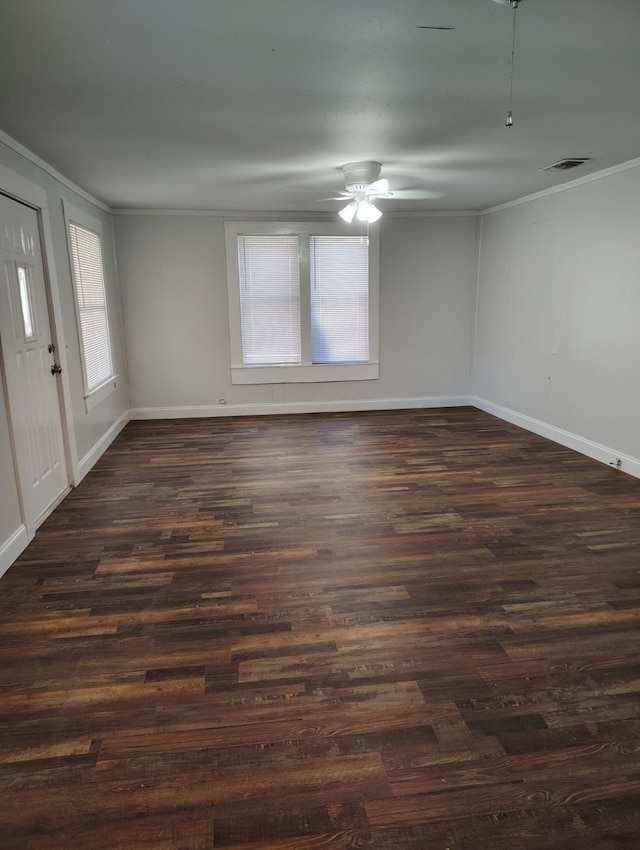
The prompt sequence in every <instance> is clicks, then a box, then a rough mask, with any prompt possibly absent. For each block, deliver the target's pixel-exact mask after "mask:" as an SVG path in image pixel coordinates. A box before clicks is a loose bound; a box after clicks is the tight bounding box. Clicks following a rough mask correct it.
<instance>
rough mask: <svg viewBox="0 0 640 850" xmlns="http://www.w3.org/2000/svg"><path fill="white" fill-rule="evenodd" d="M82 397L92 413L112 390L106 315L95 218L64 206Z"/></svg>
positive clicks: (112, 380) (112, 372)
mask: <svg viewBox="0 0 640 850" xmlns="http://www.w3.org/2000/svg"><path fill="white" fill-rule="evenodd" d="M65 217H66V220H67V237H68V241H69V257H70V261H71V274H72V277H73V285H74V295H75V303H76V315H77V320H78V336H79V340H80V356H81V360H82V374H83V378H84V397H85V402H86V406H87V410H91V409H92V408H93V407H95V406H96V405H97V404H98V403H99V402H100V401H102V399H104V398H106V396H107V395H109V393H111V392H112V391H113V389H114V388H115V381H114V379H115V378H116V377H117V376H116V375H115V374H114V368H113V357H112V354H111V337H110V333H109V315H108V311H107V297H106V290H105V283H104V272H103V264H102V238H101V226H100V222H99V221H98V220H97V219H94V218H93V217H91V216H88V215H87V214H86V213H84V212H82V211H81V210H78V209H75V208H73V207H72V206H71V205H69V204H65Z"/></svg>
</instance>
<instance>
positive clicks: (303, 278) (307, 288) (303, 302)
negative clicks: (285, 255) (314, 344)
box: [298, 233, 312, 366]
mask: <svg viewBox="0 0 640 850" xmlns="http://www.w3.org/2000/svg"><path fill="white" fill-rule="evenodd" d="M298 261H299V263H300V342H301V356H302V364H303V365H305V366H308V365H310V364H311V362H312V361H311V272H310V262H309V234H308V233H301V234H300V236H299V242H298Z"/></svg>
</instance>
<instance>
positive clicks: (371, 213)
mask: <svg viewBox="0 0 640 850" xmlns="http://www.w3.org/2000/svg"><path fill="white" fill-rule="evenodd" d="M356 216H357V217H358V221H366V222H367V224H373V223H374V221H378V219H379V218H381V217H382V213H381V212H380V210H379V209H378V207H376V205H375V204H373V203H371V201H368V200H366V198H365V199H364V200H362V201H358V205H357V211H356Z"/></svg>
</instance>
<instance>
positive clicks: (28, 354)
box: [0, 195, 69, 533]
mask: <svg viewBox="0 0 640 850" xmlns="http://www.w3.org/2000/svg"><path fill="white" fill-rule="evenodd" d="M0 263H1V264H2V268H1V275H2V280H1V281H0V343H1V345H2V361H3V364H4V373H5V379H6V385H7V394H8V403H9V416H10V420H11V429H12V434H13V444H14V452H15V457H16V467H17V472H18V479H19V483H20V491H21V498H22V508H23V512H24V517H23V519H24V522H25V525H26V527H27V530H28V531H29V532H30V533H33V531H34V530H35V529H36V528H37V526H38V525H39V524H40V523H41V522H42V520H43V519H44V518H46V516H47V515H48V513H49V512H50V511H51V509H52V508H53V507H55V505H56V504H57V502H58V501H59V500H60V498H61V497H62V496H63V495H64V493H65V492H66V490H67V489H68V486H69V477H68V472H67V465H66V461H65V455H64V443H63V438H62V420H61V415H60V404H59V398H58V383H59V381H60V377H59V372H56V370H55V369H54V370H53V371H52V367H54V366H55V362H56V360H55V351H54V346H53V337H52V332H51V323H50V319H49V308H48V301H47V293H46V289H45V280H44V268H43V264H42V252H41V250H40V237H39V233H38V215H37V213H36V211H35V210H34V209H32V208H31V207H28V206H25V205H24V204H21V203H19V202H18V201H14V200H11V199H10V198H7V197H6V196H5V195H0Z"/></svg>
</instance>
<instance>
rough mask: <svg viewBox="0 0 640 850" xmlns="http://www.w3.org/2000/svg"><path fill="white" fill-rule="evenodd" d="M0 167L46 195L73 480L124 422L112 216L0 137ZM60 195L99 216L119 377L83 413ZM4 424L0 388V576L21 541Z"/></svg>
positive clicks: (5, 416) (4, 404)
mask: <svg viewBox="0 0 640 850" xmlns="http://www.w3.org/2000/svg"><path fill="white" fill-rule="evenodd" d="M0 166H2V167H3V168H4V169H8V172H10V174H11V176H12V178H13V177H15V178H16V179H17V180H18V182H19V180H20V179H24V180H26V181H29V182H30V183H31V184H33V185H35V186H37V187H39V188H40V189H41V190H44V192H45V193H46V199H47V201H46V203H47V209H48V218H49V222H50V232H51V237H52V252H51V256H49V257H48V258H47V259H48V263H49V265H50V267H51V269H52V273H53V274H52V276H53V285H54V286H55V288H56V290H57V294H58V297H59V303H60V306H61V325H62V327H58V328H57V330H58V334H59V337H58V339H60V336H62V340H63V343H64V345H65V351H66V370H65V373H64V376H63V377H64V381H65V387H66V395H67V400H68V405H67V408H68V410H67V412H68V415H69V422H70V428H69V447H70V452H71V458H70V459H71V462H72V467H73V469H74V471H75V479H76V482H77V481H78V480H79V479H80V478H81V477H82V476H83V475H84V474H85V473H86V472H87V471H88V470H89V469H90V467H91V466H92V465H93V463H95V461H96V460H97V458H98V457H99V456H100V454H101V453H102V451H104V449H105V448H106V446H107V445H108V444H109V442H110V441H111V439H113V437H114V436H115V435H116V434H117V432H118V430H119V429H120V428H121V427H122V426H123V425H124V423H125V422H126V421H127V416H128V408H129V396H128V387H127V378H126V371H127V367H126V357H125V349H124V334H123V330H122V306H121V302H120V294H119V288H118V283H117V275H116V265H115V251H114V247H113V228H112V220H111V216H110V215H109V214H108V213H107V212H105V211H104V210H103V209H101V208H99V207H98V206H96V205H95V204H93V203H91V202H90V201H88V200H87V199H86V198H85V197H82V196H81V195H79V194H78V193H76V192H75V191H73V189H72V188H70V187H69V186H68V185H66V184H65V183H63V182H61V181H60V180H58V179H56V177H55V176H53V175H52V174H51V173H49V171H48V170H46V169H45V168H42V167H40V166H39V165H38V164H36V163H35V162H33V161H31V160H30V159H28V158H27V157H26V156H24V155H22V153H20V152H19V150H15V149H13V147H12V146H10V144H9V143H5V142H4V141H2V140H0ZM3 188H5V189H6V188H7V187H6V186H3V185H2V180H0V191H1V190H2V189H3ZM63 198H64V199H67V200H69V201H71V202H72V203H73V204H75V205H76V206H79V207H82V208H83V209H86V210H87V211H88V212H90V213H91V214H92V215H94V216H96V217H98V218H99V219H100V220H101V221H102V227H103V255H104V263H105V283H106V287H107V297H108V304H109V317H110V321H111V330H112V337H113V351H114V360H115V366H116V369H117V371H118V373H119V378H118V387H117V389H116V391H115V392H114V393H112V394H111V395H110V396H109V397H108V398H107V399H106V400H105V401H104V402H102V403H101V404H99V405H98V406H97V407H96V408H94V409H93V410H92V411H91V412H90V413H87V412H86V409H85V403H84V398H83V383H82V372H81V363H80V350H79V339H78V332H77V326H76V313H75V305H74V300H73V288H72V280H71V270H70V267H69V256H68V252H67V241H66V232H65V223H64V216H63V209H62V199H63ZM0 362H1V361H0ZM8 422H9V417H8V412H7V398H6V394H5V392H4V388H3V387H2V386H0V574H1V573H2V572H3V571H4V570H5V569H6V568H7V567H8V566H9V564H10V563H11V561H12V560H14V559H15V557H16V556H17V554H19V551H20V549H21V548H24V545H25V543H26V538H25V537H24V533H23V531H24V526H23V521H22V518H21V514H20V503H19V499H18V490H17V485H16V479H15V475H14V466H13V459H12V452H11V442H10V432H9V426H8Z"/></svg>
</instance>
